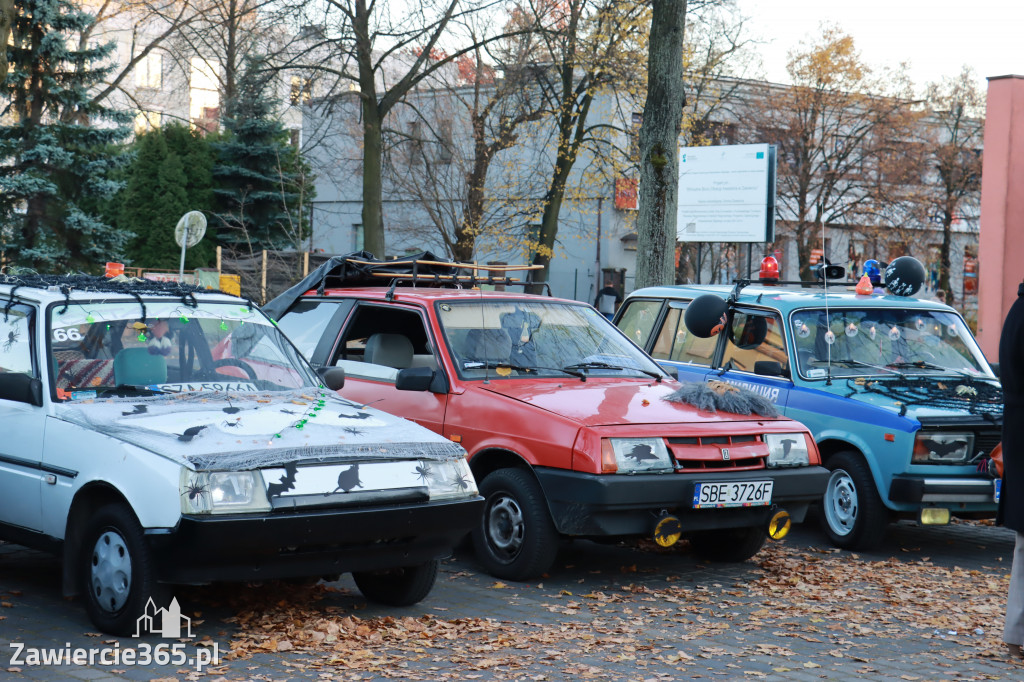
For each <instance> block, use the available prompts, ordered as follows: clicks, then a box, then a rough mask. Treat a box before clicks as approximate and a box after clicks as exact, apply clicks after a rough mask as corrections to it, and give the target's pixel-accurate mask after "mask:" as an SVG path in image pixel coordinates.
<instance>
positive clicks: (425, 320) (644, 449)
mask: <svg viewBox="0 0 1024 682" xmlns="http://www.w3.org/2000/svg"><path fill="white" fill-rule="evenodd" d="M348 260H349V263H346V262H345V260H344V259H343V258H336V259H334V261H337V262H336V263H335V264H334V265H333V266H331V264H328V265H326V266H324V267H323V268H321V269H320V270H318V271H317V272H315V273H313V274H312V275H310V277H308V278H306V279H305V280H303V282H301V283H300V284H299V285H296V286H295V287H293V288H292V289H291V290H290V291H289V292H287V293H286V294H284V295H282V296H281V297H279V298H278V299H275V300H274V301H272V302H271V303H269V304H268V305H267V306H266V307H265V308H266V310H267V312H268V313H270V314H271V315H272V316H273V317H275V318H277V320H278V325H279V326H280V328H281V329H282V330H283V331H284V332H285V334H286V335H288V336H289V337H290V338H291V339H292V341H293V342H294V343H295V344H296V345H297V347H298V348H299V350H300V351H302V352H303V353H305V354H306V355H307V357H308V358H309V359H310V360H311V361H312V363H313V365H314V366H317V367H335V366H336V367H342V368H344V370H345V375H346V380H345V384H344V388H343V389H342V393H343V395H344V396H345V397H346V398H348V399H350V400H354V401H358V402H359V403H363V404H372V405H373V406H374V407H376V408H379V409H381V410H384V411H386V412H391V413H393V414H396V415H399V416H402V417H405V418H407V419H411V420H413V421H415V422H417V423H419V424H421V425H423V426H426V427H427V428H429V429H431V430H433V431H436V432H437V433H439V434H442V435H444V436H445V437H446V438H449V439H451V440H452V441H455V442H457V443H460V444H461V445H462V446H463V447H464V448H465V449H466V451H467V452H468V454H469V458H470V460H469V461H470V467H471V469H472V471H473V474H474V476H475V477H476V479H477V481H478V484H479V488H480V493H481V494H482V495H483V496H484V497H485V498H486V504H485V507H484V514H483V516H482V518H481V520H480V521H479V523H478V524H477V525H476V527H475V530H474V532H473V542H474V546H475V549H476V552H477V555H478V557H479V560H480V561H481V563H482V564H483V565H484V567H485V568H486V569H487V570H488V572H490V573H491V574H493V575H495V576H498V577H501V578H506V579H512V580H523V579H528V578H533V577H536V576H538V575H541V574H543V573H544V572H545V571H546V570H547V569H548V568H549V567H550V566H551V564H552V562H553V561H554V558H555V554H556V550H557V548H558V545H559V539H560V537H584V538H601V537H626V536H649V537H650V536H653V537H654V538H655V540H657V541H658V542H659V543H660V544H662V545H665V546H668V545H671V544H672V543H674V542H675V541H677V540H678V539H679V538H680V537H686V538H688V539H689V540H690V542H691V543H692V545H693V546H694V548H695V549H696V551H697V552H699V553H701V554H702V555H704V556H707V557H709V558H714V559H720V560H730V561H742V560H745V559H748V558H749V557H751V556H753V555H754V554H756V553H757V552H758V551H759V550H760V548H761V547H762V546H763V544H764V542H765V539H766V537H768V536H769V535H772V536H774V537H781V536H783V535H785V533H786V531H787V530H788V528H789V524H790V522H791V521H795V522H799V521H802V520H803V518H804V515H805V514H806V512H807V509H808V506H809V505H810V504H811V502H812V501H814V500H816V499H819V498H820V496H821V495H822V493H823V492H824V488H825V484H826V480H827V479H828V472H827V471H826V470H825V469H824V468H822V467H821V466H820V458H819V454H818V450H817V447H816V445H815V443H814V439H813V438H812V437H811V434H810V433H809V431H808V430H807V428H806V427H804V426H803V425H802V424H800V423H798V422H795V421H792V420H790V419H786V418H781V417H777V416H765V415H764V414H748V415H741V414H732V413H727V412H723V411H721V410H717V411H710V410H707V409H705V410H702V409H698V408H696V407H693V406H692V405H691V404H688V403H687V402H685V401H684V400H683V399H681V398H680V396H681V394H683V393H686V392H687V391H686V389H687V387H686V386H683V385H681V384H680V383H679V382H677V381H676V380H675V379H673V378H672V377H671V376H669V375H668V374H667V373H666V371H665V370H663V369H662V368H661V367H660V366H659V365H658V364H657V363H656V362H654V361H653V360H652V359H651V358H650V357H649V356H647V355H646V354H644V353H643V352H642V351H641V350H640V349H639V348H638V347H637V346H636V345H635V344H634V343H633V342H632V341H631V340H630V339H628V338H627V337H626V336H625V335H624V334H623V333H622V332H620V331H619V330H618V329H617V328H616V327H615V326H614V325H613V324H611V322H609V321H608V320H607V319H605V317H604V316H602V315H601V314H600V313H598V312H597V311H596V310H595V309H594V308H593V307H591V306H589V305H586V304H583V303H579V302H577V301H570V300H562V299H556V298H551V297H545V296H538V295H527V294H522V293H513V292H510V291H481V290H479V289H467V288H451V287H452V286H453V285H456V286H457V285H460V284H464V280H465V279H467V278H465V277H463V278H462V279H460V278H459V277H458V275H452V279H451V280H448V281H447V288H446V286H445V285H446V281H445V280H444V279H443V278H442V279H438V277H437V276H436V275H435V276H433V278H429V277H428V278H424V276H423V275H422V274H419V273H417V274H416V275H415V276H413V275H411V274H405V275H401V276H399V275H396V276H395V277H396V278H395V279H393V280H391V284H392V286H390V287H389V286H367V285H366V284H367V282H369V283H370V284H372V283H375V282H378V281H380V282H382V283H387V282H389V280H388V279H387V277H386V276H384V277H382V276H381V275H380V274H377V273H373V274H375V276H374V277H368V278H367V277H363V278H360V277H355V276H351V275H352V273H351V272H346V268H351V267H352V260H353V259H351V258H350V259H348ZM356 261H358V259H356ZM332 262H333V261H332ZM332 267H333V270H332V269H331V268H332ZM388 267H389V268H390V269H389V270H388V273H392V272H394V271H395V270H394V268H396V267H397V266H395V265H394V264H393V263H389V264H388ZM339 268H340V270H339ZM371 269H372V266H371ZM469 279H471V278H469ZM417 281H418V282H419V283H420V284H423V283H426V282H429V283H430V284H432V285H433V286H404V285H408V284H411V283H415V282H417ZM469 283H476V282H475V280H473V281H471V282H469ZM398 285H401V286H398ZM704 386H705V385H704V384H698V385H696V388H698V389H702V388H703V387H704ZM721 387H725V389H726V390H725V392H726V393H728V392H730V391H732V392H735V393H736V394H737V395H741V394H743V393H744V391H743V389H737V388H730V387H729V385H727V384H721ZM689 388H694V386H690V387H689ZM690 393H693V391H690ZM712 393H713V392H712ZM712 397H713V395H712ZM712 407H713V406H712Z"/></svg>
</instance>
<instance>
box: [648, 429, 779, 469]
mask: <svg viewBox="0 0 1024 682" xmlns="http://www.w3.org/2000/svg"><path fill="white" fill-rule="evenodd" d="M665 441H666V443H667V444H668V449H669V452H671V453H672V457H673V458H674V459H675V466H676V471H681V472H690V471H722V470H729V471H749V470H752V469H764V468H765V465H766V462H767V460H768V446H767V445H765V443H764V441H762V440H761V438H760V437H759V436H753V435H746V436H688V437H672V438H666V439H665ZM726 453H727V454H726Z"/></svg>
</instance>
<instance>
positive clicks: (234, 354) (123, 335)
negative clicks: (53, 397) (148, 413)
mask: <svg viewBox="0 0 1024 682" xmlns="http://www.w3.org/2000/svg"><path fill="white" fill-rule="evenodd" d="M47 334H48V335H49V339H50V344H49V354H50V357H49V358H48V360H49V366H50V368H51V371H53V372H54V385H55V386H56V393H57V397H58V399H62V400H63V399H82V398H89V397H93V396H96V395H119V394H126V395H130V394H135V395H138V394H146V395H150V394H159V393H179V392H192V391H223V392H251V391H274V390H294V389H296V388H303V387H315V386H317V385H319V381H318V380H317V377H316V375H315V374H313V373H312V371H311V370H310V369H309V366H308V365H307V364H306V363H305V362H304V361H303V360H302V358H301V357H300V356H299V354H298V353H297V351H296V350H295V349H294V347H293V346H292V345H291V343H289V342H288V340H287V339H286V338H285V337H284V335H283V334H282V333H281V332H280V331H279V330H278V329H277V328H276V327H275V326H274V325H273V324H272V323H271V321H270V320H269V319H268V318H267V317H266V316H265V315H264V314H263V313H261V312H260V311H259V310H257V309H256V308H250V307H249V306H248V305H247V304H245V303H241V302H237V303H233V302H223V303H215V302H207V301H202V300H200V301H199V302H198V305H197V306H196V307H192V306H191V305H185V304H183V303H182V302H181V301H168V300H144V301H142V305H140V302H139V301H119V302H109V301H72V302H70V304H69V305H67V306H63V305H55V306H52V307H51V308H50V313H49V317H48V320H47Z"/></svg>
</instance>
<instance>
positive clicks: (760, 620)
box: [197, 543, 1009, 679]
mask: <svg viewBox="0 0 1024 682" xmlns="http://www.w3.org/2000/svg"><path fill="white" fill-rule="evenodd" d="M1006 568H1007V570H1006V572H1005V573H1003V572H996V573H985V572H981V571H977V570H963V569H959V568H953V569H947V568H942V567H940V566H936V565H934V564H932V563H931V562H930V561H929V560H928V559H927V558H922V559H921V560H918V561H901V560H896V559H890V560H886V561H868V560H864V559H862V558H861V557H859V556H857V555H855V554H844V553H841V552H840V551H839V550H834V549H810V550H808V549H803V548H790V547H787V546H786V545H785V544H784V543H783V544H778V545H770V546H768V547H766V548H765V550H763V551H762V552H761V554H759V555H758V557H757V558H756V559H755V561H754V562H753V563H750V564H748V567H747V569H746V570H745V571H742V572H741V574H742V575H744V579H742V580H735V581H733V584H722V583H720V582H716V583H713V584H708V583H701V582H700V581H696V582H695V581H693V580H692V577H691V576H686V575H685V574H680V575H678V576H671V577H668V578H665V579H661V580H657V581H650V584H645V581H644V579H643V576H642V575H640V574H635V575H631V574H634V573H635V572H636V570H637V569H636V567H635V566H629V567H623V568H622V569H621V572H620V574H619V575H618V576H615V578H616V580H614V581H610V582H614V583H615V584H614V585H613V586H612V587H610V588H606V590H607V591H596V590H593V588H590V587H583V589H582V590H581V591H580V592H578V593H573V592H571V591H569V590H567V589H551V588H545V587H544V585H543V583H541V584H540V585H533V584H530V585H526V584H516V585H508V584H504V583H501V582H497V581H494V582H493V583H492V585H491V587H492V589H494V590H508V591H509V595H512V594H514V593H520V594H525V593H529V594H530V599H531V600H532V601H534V602H537V603H540V604H541V607H540V608H539V609H537V611H538V615H537V618H536V620H535V621H532V622H530V621H520V622H509V621H501V620H497V619H492V618H488V617H487V614H485V613H481V614H480V617H474V618H451V619H446V618H444V617H441V616H438V615H423V616H420V617H405V618H400V617H376V618H364V617H360V616H359V615H358V610H359V609H357V608H349V607H343V606H338V605H336V604H332V603H331V602H332V601H338V598H339V597H340V596H341V595H339V594H338V593H337V592H336V591H335V590H334V589H332V588H330V587H326V586H324V585H323V584H321V585H318V586H315V587H288V586H281V588H280V589H278V590H275V591H274V596H273V597H272V596H270V595H271V592H270V591H267V590H258V589H242V588H238V589H234V590H232V591H230V592H224V593H223V594H225V596H227V598H228V600H229V605H230V606H231V608H232V610H233V612H234V613H235V614H236V615H235V616H234V617H231V618H228V619H227V620H228V622H227V623H226V624H225V628H224V629H223V631H222V632H223V634H224V635H225V636H228V637H230V638H231V645H230V653H229V654H228V656H227V660H228V661H229V662H230V661H238V662H239V663H235V664H232V665H231V666H230V668H231V672H237V671H238V670H239V668H238V665H239V664H240V663H242V662H243V661H244V660H245V659H249V658H251V657H252V656H253V655H255V654H265V653H273V652H290V654H288V655H287V656H289V658H292V657H293V658H294V660H295V663H294V665H295V667H296V669H297V671H298V670H306V671H313V670H317V669H322V670H324V671H330V672H332V673H334V674H337V675H352V676H353V677H356V678H358V677H359V676H360V675H362V676H365V675H366V674H372V675H373V676H375V677H393V678H404V679H436V677H437V674H438V672H439V671H444V675H445V677H446V678H449V679H451V678H455V679H478V678H483V677H486V678H487V679H523V678H524V675H525V679H549V678H550V676H551V675H554V676H558V677H562V676H567V675H571V676H576V677H584V678H586V677H603V676H605V675H604V674H603V673H604V671H605V670H606V664H608V663H623V662H627V661H628V662H631V663H632V665H634V666H635V667H636V668H637V669H638V671H641V672H642V670H640V669H648V670H650V673H651V675H653V678H652V679H656V678H657V677H659V676H666V675H669V676H671V675H682V674H685V675H688V676H699V673H700V672H701V671H704V669H705V667H706V666H707V665H708V664H709V663H712V662H713V660H709V659H715V658H720V659H723V660H728V664H727V667H728V668H730V669H735V672H736V674H737V675H744V674H745V675H748V676H750V675H753V676H758V677H763V676H764V673H761V672H754V671H750V670H743V659H744V658H745V657H751V656H758V657H762V658H763V657H765V656H770V657H771V660H772V668H771V670H772V671H774V672H778V673H784V672H786V671H790V670H799V669H813V668H818V667H822V666H823V665H827V662H828V660H829V658H832V659H842V658H847V659H852V660H854V661H861V662H863V672H864V673H865V674H871V672H872V671H873V668H872V667H871V665H870V663H871V657H870V656H869V655H867V654H865V653H863V646H862V645H859V644H858V638H869V637H873V638H885V639H887V640H892V641H893V646H892V650H893V652H894V653H895V652H898V651H901V650H908V651H909V649H905V646H904V645H910V644H912V645H913V646H912V648H913V647H917V648H918V649H921V647H922V646H923V645H927V643H928V640H931V639H936V638H939V639H943V640H951V641H952V642H953V643H956V644H959V645H960V646H958V647H956V648H955V649H954V651H956V652H961V653H958V654H955V655H956V656H961V657H962V658H964V659H968V658H975V657H1002V656H1003V655H1004V654H1003V646H1002V643H1001V641H1000V637H999V635H1000V632H1001V625H1002V616H1003V609H1004V606H1005V595H1006V588H1007V581H1008V571H1009V566H1007V567H1006ZM591 577H592V576H591ZM598 577H599V576H598ZM634 578H635V580H634ZM441 579H442V580H443V579H446V578H445V577H442V578H441ZM447 579H452V580H459V579H460V578H459V576H454V577H451V576H448V577H447ZM582 582H583V581H582V580H581V583H582ZM591 582H593V581H591ZM676 583H678V585H677V584H676ZM684 583H685V584H684ZM342 601H344V600H342ZM425 610H426V609H425ZM431 610H441V611H442V612H443V611H444V610H445V609H443V608H441V609H437V608H436V607H435V608H434V609H431ZM197 615H200V616H201V614H197ZM442 615H443V613H442ZM723 631H728V632H729V634H730V636H731V637H732V638H734V639H733V640H730V641H734V642H735V646H729V647H728V648H726V647H723V646H721V641H722V638H721V635H722V634H724V633H723ZM785 638H792V641H794V642H797V640H799V641H800V643H801V645H802V647H801V648H802V650H803V652H804V653H803V654H802V655H797V654H796V653H795V652H794V651H792V650H791V649H789V648H788V647H785V646H780V645H779V644H778V642H780V641H786V640H785ZM712 640H714V641H712ZM897 640H903V642H901V643H897ZM768 642H772V643H768ZM804 643H812V645H811V646H812V648H813V650H814V652H815V654H814V656H810V657H809V656H808V655H807V653H806V651H807V649H808V647H807V646H806V645H805V644H804ZM942 651H944V652H945V653H944V654H943V656H946V657H948V656H949V651H950V649H949V648H944V649H942ZM295 654H298V656H295ZM921 655H924V656H928V655H930V654H929V653H928V652H927V650H924V651H923V652H922V653H921ZM933 657H934V658H941V656H938V655H933ZM776 660H777V661H778V662H777V664H776ZM718 663H719V664H720V665H721V664H722V660H720V661H718ZM935 665H943V663H941V661H936V663H935ZM656 671H657V672H656ZM211 672H212V673H214V674H216V673H217V672H218V671H217V670H213V671H211ZM224 672H228V671H227V670H224ZM705 672H706V671H705ZM651 675H646V677H651ZM641 677H644V675H641ZM906 679H924V677H922V678H916V677H915V676H914V675H907V676H906Z"/></svg>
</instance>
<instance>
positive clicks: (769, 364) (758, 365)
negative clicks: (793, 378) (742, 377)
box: [754, 360, 785, 377]
mask: <svg viewBox="0 0 1024 682" xmlns="http://www.w3.org/2000/svg"><path fill="white" fill-rule="evenodd" d="M754 374H760V375H761V376H766V377H781V376H785V373H784V372H783V371H782V363H781V362H778V361H776V360H758V361H757V362H755V363H754Z"/></svg>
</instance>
